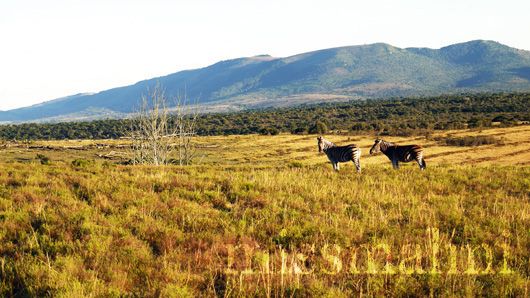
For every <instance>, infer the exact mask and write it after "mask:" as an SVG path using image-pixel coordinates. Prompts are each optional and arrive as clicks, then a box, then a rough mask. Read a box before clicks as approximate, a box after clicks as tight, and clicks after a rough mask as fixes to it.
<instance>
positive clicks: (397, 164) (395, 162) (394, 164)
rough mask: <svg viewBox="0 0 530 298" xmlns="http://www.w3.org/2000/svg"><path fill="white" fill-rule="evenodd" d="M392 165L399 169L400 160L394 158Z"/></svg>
mask: <svg viewBox="0 0 530 298" xmlns="http://www.w3.org/2000/svg"><path fill="white" fill-rule="evenodd" d="M392 166H393V167H394V169H399V161H398V160H397V159H396V158H395V159H393V160H392Z"/></svg>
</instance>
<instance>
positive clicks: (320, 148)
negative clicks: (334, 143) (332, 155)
mask: <svg viewBox="0 0 530 298" xmlns="http://www.w3.org/2000/svg"><path fill="white" fill-rule="evenodd" d="M317 141H318V153H322V152H324V138H323V137H322V136H319V137H318V138H317Z"/></svg>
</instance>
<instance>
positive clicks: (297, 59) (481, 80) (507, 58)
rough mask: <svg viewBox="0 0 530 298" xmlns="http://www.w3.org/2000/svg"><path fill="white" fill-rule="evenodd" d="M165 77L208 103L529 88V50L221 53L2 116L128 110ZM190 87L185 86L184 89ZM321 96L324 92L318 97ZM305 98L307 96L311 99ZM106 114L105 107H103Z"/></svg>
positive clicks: (478, 44)
mask: <svg viewBox="0 0 530 298" xmlns="http://www.w3.org/2000/svg"><path fill="white" fill-rule="evenodd" d="M156 83H160V84H161V85H162V86H163V87H164V88H165V90H166V94H167V95H168V96H170V97H171V96H178V95H180V96H184V95H185V96H186V97H188V98H189V99H190V100H191V101H194V100H197V101H198V102H199V104H200V105H202V106H203V107H204V109H203V110H207V111H223V110H238V109H246V108H256V107H268V106H271V107H274V106H282V105H285V104H286V102H288V104H287V105H295V104H299V103H305V102H319V101H327V100H351V99H359V98H384V97H392V96H411V95H430V94H432V95H435V94H441V93H457V92H491V91H528V90H530V52H529V51H525V50H519V49H515V48H511V47H509V46H506V45H503V44H501V43H498V42H495V41H489V40H473V41H469V42H464V43H458V44H453V45H449V46H445V47H442V48H440V49H430V48H414V47H409V48H398V47H394V46H392V45H390V44H387V43H374V44H367V45H357V46H345V47H336V48H330V49H321V50H317V51H311V52H306V53H301V54H297V55H292V56H289V57H272V56H270V55H257V56H253V57H242V58H235V59H229V60H223V61H219V62H217V63H215V64H212V65H209V66H206V67H203V68H197V69H192V70H184V71H179V72H176V73H172V74H169V75H166V76H160V77H157V78H152V79H147V80H142V81H139V82H137V83H135V84H132V85H128V86H122V87H116V88H112V89H109V90H104V91H101V92H98V93H94V94H76V95H73V96H69V97H65V98H59V99H55V100H52V101H47V102H44V103H40V104H38V105H33V106H30V107H25V108H19V109H14V110H9V111H4V112H0V121H1V122H21V121H43V120H46V119H53V121H63V120H64V121H66V120H76V117H77V116H75V115H83V119H85V120H86V119H90V117H91V116H90V115H91V114H90V113H93V115H92V117H93V118H97V117H98V116H99V117H101V115H98V113H100V112H97V111H106V112H108V113H107V114H106V116H109V115H110V116H109V117H114V116H115V117H123V116H124V115H127V114H128V113H130V112H133V111H134V110H135V107H137V106H138V101H139V100H140V98H141V96H142V94H145V93H146V92H147V90H148V88H152V87H153V86H154V85H155V84H156ZM184 93H185V94H184ZM319 96H320V100H319ZM304 98H305V99H304ZM100 114H101V113H100Z"/></svg>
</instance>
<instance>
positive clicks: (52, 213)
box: [0, 126, 530, 297]
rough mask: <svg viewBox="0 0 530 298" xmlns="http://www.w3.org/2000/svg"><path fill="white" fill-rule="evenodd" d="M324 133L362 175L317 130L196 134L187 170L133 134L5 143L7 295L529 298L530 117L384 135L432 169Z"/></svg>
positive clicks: (0, 219) (1, 226)
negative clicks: (151, 156)
mask: <svg viewBox="0 0 530 298" xmlns="http://www.w3.org/2000/svg"><path fill="white" fill-rule="evenodd" d="M477 136H482V137H484V136H489V137H492V138H489V139H488V140H489V141H490V144H485V145H480V146H446V145H444V143H443V141H444V140H446V139H458V138H462V137H473V138H474V137H477ZM326 138H328V139H329V140H331V141H333V142H335V143H337V144H347V143H356V144H358V145H360V146H361V147H362V150H363V156H362V157H361V163H362V166H363V172H362V173H361V174H357V173H355V172H354V167H353V164H351V163H350V164H343V165H342V168H341V171H340V172H338V173H336V172H333V171H332V168H331V165H330V164H329V162H328V161H327V158H326V156H325V155H324V154H318V152H317V145H316V136H315V135H277V136H258V135H246V136H222V137H221V136H220V137H198V138H197V139H196V141H197V144H198V153H199V157H198V158H197V159H196V165H192V166H188V167H179V166H162V167H151V166H132V165H127V164H125V162H126V161H127V150H128V149H127V140H101V141H88V140H81V141H75V140H70V141H36V142H31V143H24V144H22V143H19V144H14V143H4V144H0V153H1V154H0V293H1V295H2V296H18V297H25V296H38V297H41V296H63V297H79V296H87V297H109V296H111V297H112V296H116V297H120V296H147V297H194V296H213V297H215V296H218V297H224V296H230V297H247V296H258V297H282V296H285V297H307V296H314V297H350V296H368V297H371V296H408V297H410V296H418V297H421V296H428V295H431V296H470V297H472V296H492V297H499V296H511V297H525V296H528V295H529V290H530V262H529V259H530V234H529V231H530V126H518V127H512V128H493V129H487V130H483V131H476V130H462V131H444V132H437V133H434V134H432V135H429V136H415V137H408V138H398V137H387V138H385V139H386V140H388V141H393V142H397V143H398V144H412V143H415V144H420V145H422V146H423V147H424V148H425V158H426V162H427V170H426V171H423V172H421V171H419V169H418V167H417V165H416V164H413V163H409V164H402V167H401V169H400V170H393V169H392V167H391V164H390V162H389V161H388V160H387V158H386V157H385V156H383V155H381V154H378V155H374V156H370V155H369V153H368V152H369V149H370V146H371V144H372V142H373V140H374V136H362V135H361V136H354V135H349V136H348V135H328V136H326Z"/></svg>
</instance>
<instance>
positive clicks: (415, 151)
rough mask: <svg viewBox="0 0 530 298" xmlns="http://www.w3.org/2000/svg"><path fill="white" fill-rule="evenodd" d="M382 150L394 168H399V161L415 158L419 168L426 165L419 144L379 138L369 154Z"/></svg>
mask: <svg viewBox="0 0 530 298" xmlns="http://www.w3.org/2000/svg"><path fill="white" fill-rule="evenodd" d="M379 151H381V152H383V153H384V154H385V155H386V156H387V157H388V159H390V161H392V166H393V167H394V169H399V162H400V161H401V162H410V161H413V160H415V161H416V162H417V163H418V165H419V166H420V169H421V170H424V169H425V168H426V167H427V164H426V163H425V159H423V148H422V147H421V146H419V145H403V146H400V145H396V144H394V143H390V142H385V141H383V140H381V139H377V140H375V143H374V145H373V146H372V149H370V154H374V153H378V152H379Z"/></svg>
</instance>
